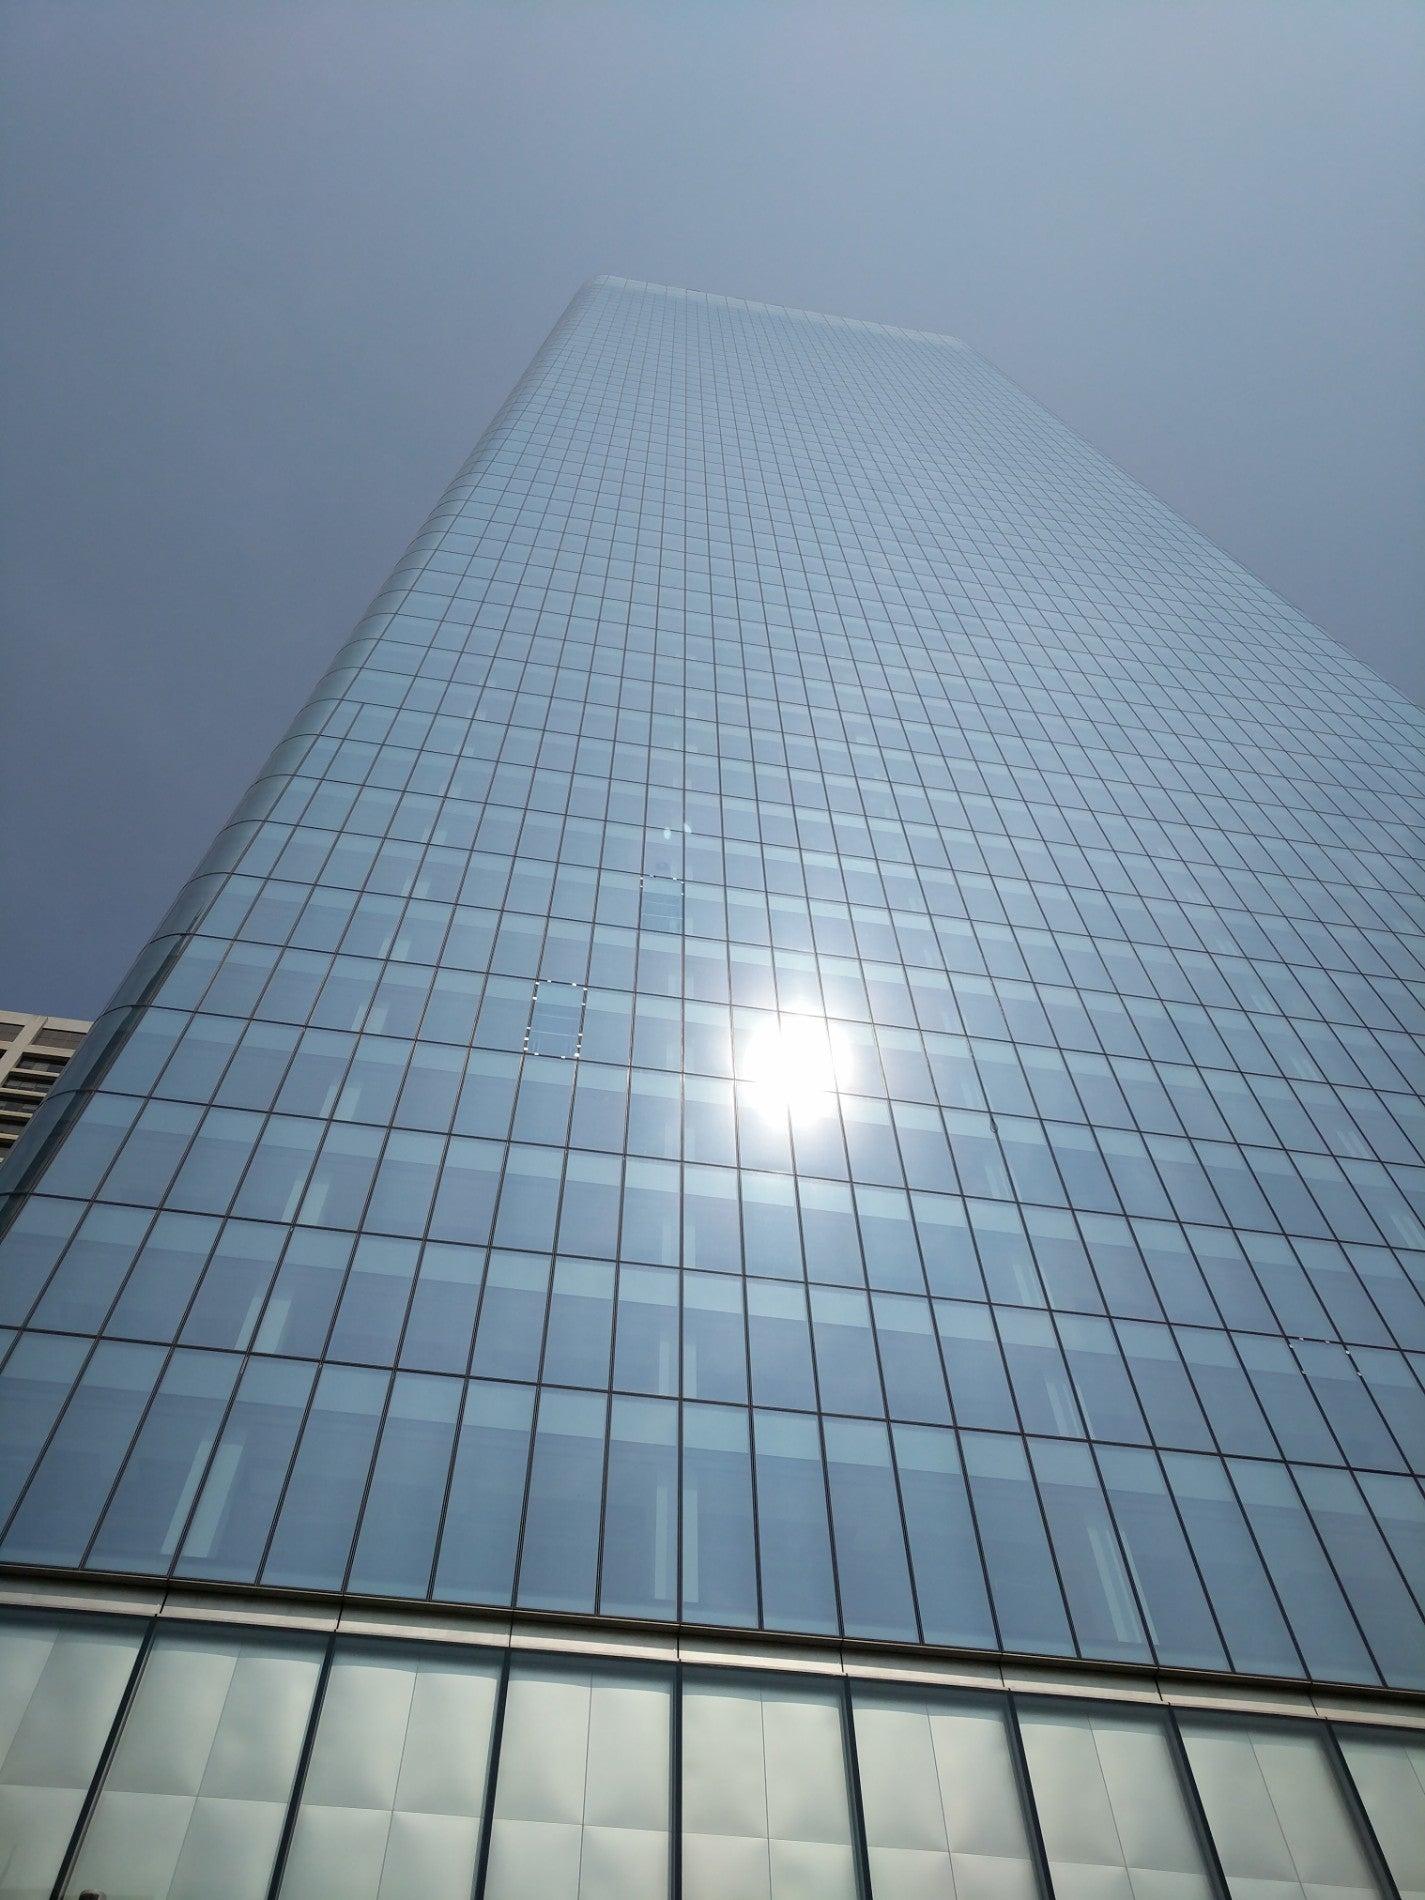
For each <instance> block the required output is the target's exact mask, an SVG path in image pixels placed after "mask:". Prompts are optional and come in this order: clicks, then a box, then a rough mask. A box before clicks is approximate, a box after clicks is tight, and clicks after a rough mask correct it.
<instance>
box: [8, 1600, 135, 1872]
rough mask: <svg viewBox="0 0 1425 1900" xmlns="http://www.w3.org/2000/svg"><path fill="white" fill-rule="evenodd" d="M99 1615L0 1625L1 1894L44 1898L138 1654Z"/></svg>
mask: <svg viewBox="0 0 1425 1900" xmlns="http://www.w3.org/2000/svg"><path fill="white" fill-rule="evenodd" d="M141 1634H142V1632H141V1630H140V1629H139V1627H138V1626H137V1625H135V1624H132V1623H126V1622H121V1621H119V1620H118V1619H117V1618H109V1617H106V1618H104V1619H103V1620H100V1619H99V1618H95V1619H93V1620H92V1621H91V1620H88V1619H83V1620H81V1619H80V1618H79V1617H73V1618H70V1617H64V1618H59V1617H47V1616H33V1617H32V1616H26V1615H24V1614H23V1613H20V1612H12V1613H10V1614H7V1615H5V1616H3V1617H0V1843H3V1852H4V1859H3V1861H0V1894H4V1895H5V1896H7V1900H11V1897H12V1896H13V1900H40V1896H43V1895H45V1894H48V1893H49V1891H50V1888H51V1886H52V1885H53V1883H54V1878H55V1875H56V1874H57V1873H58V1872H59V1864H60V1861H61V1860H62V1859H63V1857H64V1854H65V1850H66V1849H67V1848H68V1846H69V1839H70V1836H71V1834H72V1833H73V1832H74V1824H75V1822H76V1821H77V1820H78V1819H79V1809H80V1805H81V1803H82V1802H83V1800H84V1796H85V1794H86V1793H87V1791H88V1788H89V1783H90V1782H91V1780H92V1779H93V1776H94V1770H95V1769H96V1768H97V1767H98V1765H99V1756H100V1754H101V1752H102V1750H103V1748H104V1744H105V1743H106V1742H107V1740H108V1737H109V1730H110V1728H111V1727H112V1725H113V1721H114V1716H115V1715H116V1713H117V1712H118V1707H119V1700H120V1697H121V1696H122V1695H123V1693H124V1690H125V1688H126V1687H127V1686H128V1681H129V1675H130V1673H131V1671H132V1669H133V1665H134V1659H135V1658H136V1657H137V1655H138V1652H139V1642H140V1639H141Z"/></svg>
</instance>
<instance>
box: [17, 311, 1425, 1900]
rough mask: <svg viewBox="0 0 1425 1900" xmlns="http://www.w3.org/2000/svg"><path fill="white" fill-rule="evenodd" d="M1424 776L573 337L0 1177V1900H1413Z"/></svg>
mask: <svg viewBox="0 0 1425 1900" xmlns="http://www.w3.org/2000/svg"><path fill="white" fill-rule="evenodd" d="M1423 726H1425V720H1422V716H1421V714H1420V713H1419V712H1417V711H1416V710H1415V709H1414V708H1413V707H1411V706H1410V705H1409V704H1407V703H1406V702H1405V701H1404V700H1403V699H1401V698H1400V696H1399V695H1397V694H1396V693H1394V692H1393V691H1392V690H1390V689H1389V688H1388V687H1386V686H1385V685H1384V684H1383V683H1382V682H1380V681H1379V680H1378V679H1376V678H1374V677H1373V676H1372V675H1371V674H1370V673H1369V672H1368V671H1366V669H1364V668H1363V667H1361V666H1360V665H1358V664H1356V663H1355V662H1354V661H1352V660H1351V659H1350V658H1348V657H1347V656H1346V654H1344V653H1343V652H1342V651H1341V650H1340V649H1339V648H1337V647H1336V646H1334V645H1333V644H1332V643H1331V642H1330V641H1329V640H1328V639H1326V638H1325V637H1324V636H1323V635H1321V634H1320V633H1319V632H1317V631H1316V630H1315V629H1313V628H1312V627H1311V626H1309V625H1308V624H1307V623H1305V622H1304V621H1303V620H1302V618H1301V616H1300V615H1299V614H1297V613H1296V612H1294V611H1293V610H1292V609H1291V608H1290V607H1288V606H1286V605H1285V604H1284V603H1283V602H1281V601H1280V600H1278V599H1277V598H1275V597H1274V596H1273V595H1272V594H1271V593H1270V592H1269V591H1268V590H1267V589H1266V588H1265V587H1263V586H1262V585H1261V584H1260V583H1258V582H1257V581H1255V580H1253V579H1252V578H1251V577H1250V576H1249V575H1247V574H1245V573H1244V572H1243V571H1242V570H1241V569H1240V568H1238V567H1237V566H1235V565H1234V564H1233V563H1232V562H1231V561H1230V560H1228V559H1227V558H1226V557H1225V556H1223V555H1222V554H1220V553H1219V552H1218V551H1217V550H1215V549H1214V548H1213V547H1212V546H1210V545H1209V544H1208V543H1207V542H1206V541H1204V539H1203V538H1202V537H1201V536H1200V535H1199V534H1197V533H1195V532H1194V531H1193V530H1191V529H1190V528H1188V527H1187V526H1186V525H1184V524H1183V523H1182V522H1181V521H1179V520H1178V519H1176V518H1175V517H1174V516H1173V515H1172V514H1171V513H1170V512H1169V511H1168V510H1167V509H1166V508H1165V507H1164V506H1162V504H1160V503H1159V502H1157V501H1156V500H1155V499H1154V498H1153V497H1152V496H1150V495H1148V494H1146V493H1145V492H1144V491H1143V490H1142V489H1140V488H1139V487H1137V486H1136V485H1135V484H1134V483H1133V482H1132V481H1130V480H1128V479H1127V478H1126V477H1125V476H1123V475H1122V474H1120V473H1119V472H1118V471H1117V470H1115V469H1114V468H1113V467H1112V466H1111V465H1110V464H1108V463H1107V462H1105V461H1104V459H1103V458H1102V457H1101V456H1099V455H1097V454H1095V453H1094V452H1093V451H1091V450H1090V449H1088V448H1087V447H1085V446H1084V445H1083V444H1082V443H1081V442H1079V441H1078V440H1077V439H1075V438H1074V437H1073V436H1072V435H1071V434H1070V432H1069V431H1068V430H1066V429H1065V428H1063V427H1062V426H1061V425H1059V424H1058V423H1057V422H1055V421H1054V420H1053V419H1051V418H1050V417H1049V416H1047V415H1046V414H1045V413H1044V412H1043V411H1042V410H1040V409H1039V408H1037V407H1036V406H1035V405H1034V404H1033V403H1032V402H1030V401H1029V400H1028V399H1027V398H1026V397H1025V396H1023V395H1022V394H1020V393H1019V392H1018V391H1017V390H1016V389H1014V388H1013V387H1012V386H1011V385H1010V384H1008V383H1007V382H1006V381H1005V380H1004V379H1003V378H1002V377H1001V376H999V375H998V374H997V373H995V372H994V371H993V370H992V369H990V368H988V367H987V366H986V365H985V364H984V363H983V362H981V361H979V360H978V359H977V358H976V357H975V356H973V355H972V354H971V353H970V352H968V351H967V350H965V349H964V348H963V347H961V346H960V345H959V344H958V343H956V342H954V341H953V340H951V339H949V338H946V337H940V336H934V335H929V334H924V333H921V332H915V331H908V330H900V329H893V328H887V327H884V326H881V325H877V324H870V323H859V322H851V321H847V320H844V319H839V318H832V317H824V316H817V315H812V314H808V313H805V312H800V311H793V310H785V309H779V308H773V307H769V306H766V305H760V304H753V303H745V302H740V301H738V300H735V299H726V298H721V297H713V296H704V295H699V294H694V293H690V292H685V291H681V290H670V289H665V288H661V287H658V286H653V285H647V284H637V283H631V282H628V281H625V280H623V279H619V278H601V279H599V280H597V281H596V282H594V283H592V284H591V285H589V286H587V287H586V288H585V289H584V290H583V291H582V292H580V294H579V295H578V296H577V297H576V298H575V300H574V302H573V303H572V304H571V306H570V308H569V310H568V311H567V312H566V314H565V315H564V317H563V318H562V319H561V321H560V322H559V324H558V325H557V326H556V327H555V329H554V331H553V332H552V334H551V335H550V337H549V338H548V340H547V341H546V343H545V344H544V346H543V347H542V349H541V350H540V352H539V354H538V355H537V356H536V358H535V360H534V362H533V364H532V365H531V367H530V369H529V371H528V372H527V374H526V375H525V377H524V378H523V379H522V381H521V382H520V384H519V385H518V387H517V388H516V390H515V391H514V393H513V395H512V396H511V397H510V399H509V401H508V403H507V404H506V406H505V408H504V409H503V410H502V411H501V413H500V414H499V416H498V417H497V418H496V420H495V421H494V423H493V424H492V425H491V427H490V428H489V430H488V431H487V432H486V434H485V436H484V437H483V438H482V440H481V442H480V444H479V446H478V448H477V449H476V451H475V453H474V454H473V455H472V457H471V458H470V460H469V462H468V463H467V464H466V465H465V467H464V468H463V469H462V470H461V472H460V473H459V475H458V476H457V477H456V479H455V481H454V482H453V483H452V484H451V486H450V487H449V489H447V491H446V493H445V495H444V497H443V498H442V499H441V501H440V503H439V504H438V506H437V507H436V509H435V511H434V513H433V514H432V515H431V517H430V519H429V520H428V522H427V523H426V525H425V527H424V529H423V530H422V532H421V533H420V534H419V535H418V536H417V538H416V540H415V542H414V543H413V544H412V547H411V549H410V551H409V552H408V553H407V554H406V555H405V557H404V558H403V559H402V560H401V561H400V563H399V564H398V565H397V567H396V569H395V571H394V573H393V574H392V576H391V579H390V581H389V583H388V585H387V587H386V588H385V590H384V591H383V592H382V593H381V595H380V596H379V597H378V599H377V600H376V602H375V603H374V605H373V607H372V609H371V612H370V613H369V615H368V616H367V618H366V619H365V620H364V621H363V622H362V624H361V626H360V627H359V628H358V629H357V632H356V634H355V635H354V637H353V638H352V640H351V641H350V642H349V643H348V644H347V645H346V646H345V647H344V648H343V649H342V650H341V652H340V653H339V654H338V656H337V658H336V660H335V662H334V664H333V666H332V669H331V671H329V672H328V673H327V674H326V676H325V677H324V678H323V679H322V680H321V681H320V683H319V684H318V686H317V688H316V690H315V692H314V694H313V696H312V698H311V700H310V701H309V702H308V704H307V705H306V706H305V707H304V708H303V709H302V710H301V712H300V713H298V715H297V717H296V719H295V720H294V721H293V723H292V726H291V727H290V729H289V731H288V733H287V735H286V737H285V738H284V739H283V740H282V742H281V743H280V744H279V746H278V747H277V750H276V751H275V752H274V753H273V754H272V756H271V758H270V759H269V760H268V761H267V763H266V765H265V766H264V767H263V769H262V771H261V773H260V774H259V776H258V779H257V782H256V783H255V785H254V786H253V788H252V790H251V792H250V793H249V794H248V796H247V797H246V798H245V799H244V801H243V802H242V804H241V805H240V807H239V808H238V810H237V811H236V812H235V813H234V815H233V818H232V820H231V822H230V823H229V824H228V825H227V826H226V827H225V828H224V829H223V831H222V832H221V833H220V835H219V837H218V838H217V840H216V841H215V843H214V845H213V847H212V849H211V851H210V852H209V854H208V856H207V857H206V858H205V859H204V861H203V863H202V865H201V866H200V867H199V869H198V872H197V874H196V875H195V876H194V878H193V879H192V881H191V882H190V883H189V884H188V885H187V886H186V887H185V888H184V890H183V891H182V893H181V894H180V895H179V897H178V899H177V901H176V903H175V904H174V906H173V908H172V910H171V911H170V912H169V914H168V916H167V917H166V919H165V920H164V921H163V923H162V925H161V926H160V928H159V931H158V933H157V934H156V936H155V937H154V939H153V941H152V943H151V944H150V945H149V947H148V948H147V949H146V950H145V952H144V953H143V955H142V956H141V957H140V959H139V961H138V963H137V965H136V966H135V968H134V969H133V970H132V971H131V972H130V974H129V975H128V976H127V977H126V978H125V980H124V982H123V984H122V985H121V986H120V989H119V992H118V994H117V996H116V997H115V999H114V1002H113V1004H112V1005H111V1006H110V1008H109V1009H108V1010H107V1011H106V1012H105V1013H104V1015H103V1016H102V1018H101V1019H100V1021H99V1022H98V1024H97V1025H96V1026H95V1029H94V1031H93V1032H92V1034H91V1036H90V1037H89V1039H88V1040H87V1042H86V1044H85V1046H84V1048H83V1049H82V1050H81V1051H80V1053H79V1054H78V1055H77V1056H76V1057H75V1059H74V1060H73V1061H72V1062H71V1064H70V1065H69V1067H68V1068H67V1069H66V1070H65V1072H64V1073H63V1074H62V1075H61V1076H60V1078H59V1080H58V1081H57V1083H56V1084H55V1088H54V1092H53V1093H52V1095H51V1096H50V1098H49V1100H48V1101H47V1103H46V1104H45V1106H44V1108H43V1109H42V1110H41V1111H40V1112H39V1114H37V1115H36V1117H35V1119H34V1121H33V1123H32V1124H31V1126H30V1128H29V1129H28V1130H27V1132H26V1133H25V1135H24V1136H23V1137H22V1138H21V1140H20V1141H19V1143H18V1144H17V1145H16V1148H15V1151H14V1154H13V1156H12V1158H11V1160H10V1161H9V1162H8V1163H7V1164H6V1165H5V1168H4V1170H3V1172H0V1195H2V1196H3V1198H0V1205H3V1207H4V1210H5V1212H4V1216H3V1219H4V1221H5V1222H6V1223H7V1224H6V1230H5V1233H4V1238H3V1240H0V1293H3V1310H0V1322H3V1323H4V1324H5V1325H7V1326H9V1327H11V1328H13V1329H14V1331H13V1337H12V1338H10V1337H9V1336H7V1339H9V1343H8V1357H7V1358H6V1359H5V1362H4V1365H3V1370H0V1408H3V1419H4V1441H3V1443H4V1453H3V1456H4V1464H3V1482H4V1489H3V1500H2V1502H3V1512H4V1516H3V1520H0V1521H3V1526H4V1528H3V1541H2V1542H0V1562H3V1564H4V1566H5V1569H4V1572H3V1582H4V1592H5V1601H6V1603H7V1604H8V1605H9V1606H10V1607H9V1609H8V1611H7V1614H6V1620H5V1623H4V1631H3V1638H0V1670H3V1675H4V1683H5V1689H4V1693H3V1696H0V1709H3V1714H0V1869H3V1872H0V1894H3V1895H16V1894H42V1893H47V1892H49V1891H50V1890H51V1887H53V1888H54V1890H55V1891H56V1892H59V1893H63V1894H71V1895H77V1894H79V1893H81V1892H85V1891H92V1892H102V1893H105V1894H107V1895H108V1896H109V1900H118V1896H120V1895H135V1896H145V1897H147V1896H152V1895H171V1896H180V1895H182V1896H198V1895H202V1896H204V1900H212V1896H215V1895H223V1896H234V1897H236V1896H242V1900H247V1897H248V1896H251V1900H260V1897H261V1896H263V1895H266V1894H269V1893H271V1894H274V1895H281V1896H282V1897H283V1900H330V1897H331V1896H338V1895H340V1896H343V1897H345V1896H363V1897H365V1896H371V1897H372V1900H417V1897H420V1900H425V1897H426V1896H444V1895H452V1896H454V1895H465V1896H468V1895H472V1894H473V1895H475V1896H476V1900H524V1897H525V1896H535V1895H537V1896H539V1897H540V1900H563V1897H564V1896H569V1897H570V1900H573V1896H576V1895H577V1896H579V1897H580V1900H595V1897H596V1896H602V1897H608V1900H612V1897H613V1896H618V1897H619V1900H625V1897H633V1900H638V1897H641V1896H661V1895H665V1894H669V1895H671V1894H681V1895H683V1896H685V1900H743V1897H744V1896H749V1897H750V1896H758V1897H759V1900H791V1897H792V1896H809V1897H811V1896H814V1897H815V1900H841V1897H843V1896H846V1897H849V1896H853V1895H859V1896H861V1897H862V1900H926V1897H928V1896H932V1895H934V1896H941V1897H946V1896H955V1897H956V1900H1007V1897H1009V1896H1013V1897H1014V1900H1027V1897H1028V1896H1032V1895H1042V1896H1045V1897H1046V1900H1047V1896H1050V1895H1053V1896H1057V1900H1099V1896H1105V1897H1109V1896H1113V1897H1117V1896H1129V1895H1133V1896H1137V1897H1138V1900H1149V1897H1151V1900H1168V1897H1169V1896H1171V1900H1195V1897H1196V1896H1218V1897H1219V1900H1222V1897H1223V1896H1226V1895H1229V1894H1230V1895H1231V1896H1233V1900H1269V1897H1270V1900H1290V1896H1293V1895H1296V1896H1301V1897H1302V1900H1305V1897H1306V1896H1312V1900H1317V1897H1319V1896H1325V1895H1327V1894H1330V1895H1332V1896H1335V1897H1336V1900H1345V1897H1346V1896H1350V1897H1352V1900H1355V1897H1358V1896H1367V1895H1375V1896H1382V1897H1384V1900H1402V1897H1403V1896H1405V1895H1406V1894H1415V1895H1418V1894H1419V1893H1420V1892H1421V1891H1422V1889H1425V1862H1423V1861H1422V1854H1425V1699H1422V1696H1421V1692H1422V1690H1425V1622H1422V1617H1421V1605H1422V1602H1425V1496H1422V1491H1421V1487H1420V1482H1419V1478H1420V1475H1421V1474H1422V1473H1425V1385H1422V1379H1425V1225H1422V1222H1423V1221H1425V1116H1423V1115H1422V1112H1421V1108H1420V1104H1419V1100H1418V1095H1417V1091H1418V1089H1419V1085H1420V1082H1421V1079H1422V1074H1425V1063H1422V1052H1421V1035H1422V1031H1425V949H1422V943H1425V882H1422V876H1421V872H1420V869H1419V865H1418V859H1417V860H1415V861H1413V860H1412V851H1413V850H1414V849H1415V848H1416V847H1418V844H1419V840H1420V836H1421V825H1422V822H1425V783H1422V769H1421V768H1422V758H1421V751H1420V741H1421V736H1422V727H1423Z"/></svg>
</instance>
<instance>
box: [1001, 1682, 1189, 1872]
mask: <svg viewBox="0 0 1425 1900" xmlns="http://www.w3.org/2000/svg"><path fill="white" fill-rule="evenodd" d="M1020 1731H1021V1733H1022V1734H1023V1736H1024V1753H1025V1757H1026V1760H1027V1762H1028V1765H1029V1778H1030V1781H1031V1783H1032V1785H1033V1789H1034V1805H1035V1807H1036V1808H1037V1810H1038V1813H1039V1825H1040V1828H1041V1830H1042V1832H1043V1835H1044V1851H1045V1853H1046V1854H1047V1855H1048V1858H1049V1869H1050V1872H1051V1874H1052V1875H1053V1879H1054V1886H1055V1890H1056V1892H1058V1893H1060V1894H1082V1895H1084V1896H1088V1895H1090V1894H1092V1895H1094V1896H1100V1895H1102V1896H1105V1900H1107V1896H1110V1895H1122V1896H1123V1900H1129V1896H1131V1895H1138V1894H1153V1893H1159V1892H1161V1893H1165V1894H1166V1893H1171V1894H1175V1895H1178V1896H1181V1900H1199V1897H1200V1900H1211V1896H1212V1892H1213V1888H1212V1882H1211V1880H1210V1878H1209V1876H1208V1873H1207V1869H1206V1867H1205V1865H1204V1863H1203V1857H1202V1849H1201V1847H1200V1846H1199V1844H1198V1841H1197V1837H1196V1834H1195V1832H1194V1829H1193V1825H1192V1821H1191V1819H1190V1816H1189V1809H1188V1803H1187V1797H1186V1796H1185V1794H1184V1793H1183V1790H1182V1787H1181V1785H1180V1783H1179V1781H1178V1775H1177V1769H1176V1766H1175V1764H1174V1761H1173V1756H1172V1753H1171V1751H1170V1748H1169V1745H1168V1738H1167V1735H1166V1732H1165V1730H1164V1728H1163V1724H1162V1720H1161V1718H1159V1717H1158V1716H1156V1715H1146V1714H1144V1715H1139V1714H1137V1713H1129V1712H1127V1711H1125V1712H1123V1713H1118V1712H1114V1713H1110V1712H1108V1711H1106V1710H1101V1709H1094V1710H1092V1711H1090V1710H1086V1709H1082V1708H1079V1709H1076V1708H1074V1707H1072V1706H1071V1705H1069V1706H1064V1705H1061V1706H1058V1707H1053V1708H1051V1707H1049V1706H1048V1705H1044V1706H1042V1707H1041V1706H1033V1707H1029V1708H1024V1709H1022V1710H1021V1712H1020Z"/></svg>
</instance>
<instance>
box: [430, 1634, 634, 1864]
mask: <svg viewBox="0 0 1425 1900" xmlns="http://www.w3.org/2000/svg"><path fill="white" fill-rule="evenodd" d="M670 1718H671V1684H670V1682H669V1680H668V1678H667V1677H666V1676H665V1675H664V1674H663V1673H662V1672H660V1671H655V1670H648V1671H643V1670H639V1669H636V1668H631V1667H627V1666H616V1665H609V1664H603V1665H600V1664H594V1665H590V1666H587V1667H579V1666H577V1665H570V1666H567V1667H566V1666H563V1665H560V1664H557V1663H544V1662H532V1661H523V1660H518V1661H515V1662H514V1663H512V1665H511V1670H510V1683H509V1690H508V1694H507V1698H506V1703H505V1721H504V1728H503V1731H502V1735H501V1742H500V1767H499V1776H498V1779H497V1781H496V1784H495V1805H494V1814H493V1817H492V1821H491V1828H490V1864H489V1870H488V1873H487V1875H486V1882H485V1900H528V1897H529V1896H531V1895H536V1894H537V1895H538V1896H539V1900H605V1897H607V1900H618V1897H619V1896H623V1895H628V1896H630V1900H631V1897H632V1896H634V1895H637V1896H638V1900H644V1896H645V1895H646V1896H647V1897H648V1900H661V1896H663V1895H665V1894H666V1893H667V1891H668V1874H669V1842H668V1829H669V1761H670V1754H671V1749H670V1732H671V1719H670ZM413 1900H414V1896H413Z"/></svg>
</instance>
